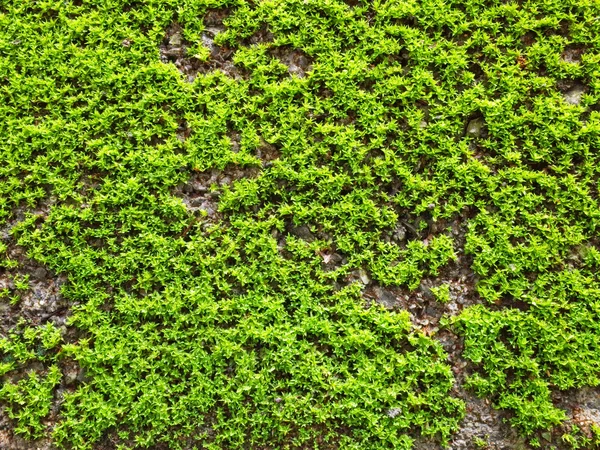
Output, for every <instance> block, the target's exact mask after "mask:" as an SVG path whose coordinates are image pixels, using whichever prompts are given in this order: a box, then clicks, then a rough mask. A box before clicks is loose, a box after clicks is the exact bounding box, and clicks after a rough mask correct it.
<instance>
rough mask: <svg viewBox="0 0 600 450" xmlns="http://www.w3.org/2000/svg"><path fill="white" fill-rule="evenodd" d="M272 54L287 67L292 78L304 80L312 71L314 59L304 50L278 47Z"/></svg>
mask: <svg viewBox="0 0 600 450" xmlns="http://www.w3.org/2000/svg"><path fill="white" fill-rule="evenodd" d="M270 53H271V55H272V56H273V57H275V58H277V59H279V60H280V61H281V62H282V63H283V64H285V65H286V66H287V68H288V72H289V74H290V75H292V76H296V77H298V78H304V77H306V75H307V73H308V72H310V71H311V70H312V58H310V56H308V55H307V54H306V53H304V52H303V51H302V50H298V49H294V48H290V47H276V48H273V49H272V50H271V52H270Z"/></svg>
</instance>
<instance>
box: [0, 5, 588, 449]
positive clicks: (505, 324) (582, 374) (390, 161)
mask: <svg viewBox="0 0 600 450" xmlns="http://www.w3.org/2000/svg"><path fill="white" fill-rule="evenodd" d="M350 3H352V4H353V3H354V2H347V3H346V2H343V1H339V0H302V1H300V0H298V1H290V0H285V1H280V0H275V1H255V2H246V1H243V0H239V1H208V0H183V1H177V2H175V1H168V0H160V1H150V0H148V1H140V2H130V1H124V0H123V1H121V0H97V1H93V0H84V1H76V2H69V1H67V2H64V1H60V2H59V1H52V0H50V1H44V2H39V1H33V0H31V1H23V0H19V1H8V2H4V3H3V4H2V5H0V54H1V57H0V92H1V95H2V102H0V119H1V120H0V135H1V136H2V138H3V139H2V144H0V222H2V223H7V222H8V221H12V220H13V219H15V218H16V217H17V216H18V213H19V212H23V211H25V212H29V213H27V214H25V218H24V219H23V220H21V221H20V223H19V224H17V225H16V226H15V227H14V228H13V229H12V231H11V232H12V234H13V235H14V236H15V238H16V239H18V242H19V245H21V246H22V247H24V248H25V249H26V250H27V252H28V255H29V256H30V257H31V258H33V259H34V260H36V261H38V262H40V263H43V264H45V265H47V266H48V267H49V268H50V269H52V270H53V271H55V272H56V273H59V274H63V275H66V276H67V279H68V282H67V283H66V284H65V285H64V286H63V292H62V294H63V295H64V297H65V298H66V299H67V300H68V301H69V302H71V305H73V307H72V309H73V316H72V318H71V319H70V326H73V327H76V328H77V329H78V330H79V332H80V333H81V335H82V336H84V337H83V338H82V339H81V340H79V341H78V342H76V343H71V344H65V345H63V346H62V347H60V346H61V345H62V344H61V342H60V336H59V335H56V333H55V331H53V330H49V329H46V328H43V326H42V327H40V328H35V327H30V328H28V329H29V330H30V331H28V332H27V333H24V334H23V336H25V337H24V338H23V339H25V341H24V342H21V341H20V340H19V339H21V338H18V339H17V338H8V337H7V338H5V339H3V340H2V341H1V342H2V352H3V358H5V359H3V361H2V362H1V363H0V372H5V373H9V374H10V372H11V371H13V370H16V369H19V367H22V365H23V364H24V363H25V362H26V361H28V360H30V359H32V358H41V360H42V361H43V362H44V364H46V365H49V364H54V363H55V362H56V360H60V358H64V357H66V355H68V356H69V357H73V358H75V359H76V360H77V362H78V363H79V364H80V365H81V366H82V367H83V368H84V369H85V371H86V374H87V375H86V376H87V381H86V382H85V384H83V385H80V386H79V387H78V388H77V389H76V390H75V392H73V393H70V394H67V395H66V396H65V402H64V403H63V404H62V406H61V416H60V420H59V423H58V424H57V427H56V428H55V429H54V431H53V432H52V435H53V438H54V439H55V441H56V442H57V443H58V444H59V445H64V446H69V445H71V446H73V447H74V448H78V449H85V448H92V447H93V445H94V443H96V442H98V441H99V440H100V439H101V438H102V436H103V435H104V434H105V433H110V434H111V435H113V436H116V437H117V438H118V440H119V444H120V445H122V446H123V448H128V447H130V448H136V447H137V448H149V447H151V446H153V445H158V444H160V443H164V444H165V445H166V446H167V447H169V448H182V447H184V445H185V443H186V442H189V441H190V440H191V441H193V442H195V443H196V444H197V445H198V448H208V449H217V448H267V447H268V448H350V449H351V448H356V449H366V448H373V449H383V448H407V449H408V448H410V447H411V445H412V442H413V440H414V439H415V437H417V436H418V435H425V436H434V437H435V438H436V439H437V440H438V441H440V442H442V443H445V442H447V441H448V439H449V437H450V436H451V433H452V432H453V431H454V430H456V429H457V427H458V424H459V422H460V420H461V418H462V416H463V413H464V405H463V404H462V402H461V401H459V400H458V399H456V398H453V397H452V396H451V395H450V390H451V387H452V384H453V382H454V381H453V376H452V373H451V370H450V366H449V364H448V362H447V361H446V355H445V354H444V352H443V350H442V348H441V346H440V345H439V344H438V343H436V342H435V340H434V339H433V338H430V337H427V336H425V335H423V334H421V333H420V332H416V331H413V330H412V328H411V325H410V322H409V318H408V315H407V314H405V313H404V312H389V311H385V310H383V309H382V308H379V307H376V306H372V307H369V308H365V307H364V303H365V301H364V299H362V297H361V293H360V287H359V284H358V283H352V280H353V276H354V275H353V274H355V273H356V272H357V271H361V270H362V271H363V272H364V273H366V274H367V275H368V277H369V280H373V281H374V282H376V283H379V284H382V285H391V286H406V287H408V288H410V289H415V288H416V287H418V286H419V284H420V282H421V279H422V278H423V277H424V276H435V275H437V274H438V273H439V271H440V269H442V268H443V267H444V265H446V264H447V263H448V262H449V261H451V260H453V259H455V258H456V253H457V251H458V250H459V249H458V248H457V243H456V242H455V241H454V240H453V237H452V236H453V235H452V234H451V230H450V229H449V228H447V227H446V225H445V224H450V223H451V222H452V221H453V220H458V221H461V222H463V224H465V225H466V227H467V228H468V231H467V235H466V245H465V248H464V251H465V252H466V253H468V254H470V255H472V256H473V264H472V270H473V271H474V272H475V273H476V274H477V275H478V277H479V283H478V292H479V294H480V295H481V297H482V299H483V300H484V301H486V302H489V303H494V302H504V304H509V305H511V304H512V303H511V302H514V306H515V308H511V307H509V308H506V309H503V310H499V311H497V310H494V311H492V310H490V309H489V308H488V307H487V306H483V305H479V306H476V307H473V308H469V309H467V310H465V311H464V312H463V313H462V314H461V315H460V316H458V317H456V318H453V319H451V320H449V321H448V322H449V324H450V325H451V326H454V327H455V329H456V330H457V331H458V332H460V333H461V334H462V335H464V337H465V342H466V346H465V353H464V356H465V357H466V358H467V359H469V360H471V361H473V362H474V363H475V364H476V368H477V370H478V371H477V373H476V374H475V375H473V376H472V377H471V379H470V386H471V387H472V388H473V389H474V390H475V391H476V392H477V393H479V394H480V395H484V396H488V397H489V398H491V399H492V400H493V403H494V404H495V405H496V406H497V407H500V408H507V409H509V410H511V411H513V413H514V416H513V420H512V421H513V423H514V424H515V425H516V426H518V427H519V429H520V430H521V431H523V432H525V433H528V434H531V433H533V432H535V431H536V430H538V429H546V428H549V427H552V426H553V425H556V424H558V423H560V421H561V420H563V418H564V413H562V412H561V411H560V410H559V409H557V408H556V407H555V406H554V405H553V404H552V401H551V396H550V394H551V392H552V390H556V389H559V390H564V389H569V388H572V387H581V386H595V385H598V384H599V381H598V374H599V373H600V372H599V368H598V364H599V362H600V355H599V353H598V352H599V349H598V348H597V345H596V343H597V342H600V340H599V338H600V330H599V329H598V327H597V326H596V324H597V323H600V320H599V319H600V317H598V316H599V314H600V313H599V311H600V309H599V308H598V304H597V303H598V298H599V295H598V294H599V292H600V286H599V281H600V280H598V275H597V273H598V270H597V269H598V265H599V261H600V257H599V256H598V255H599V254H600V250H599V249H598V248H597V245H598V242H597V233H598V229H597V224H598V223H599V222H598V221H599V219H600V208H599V206H600V205H599V204H598V188H597V185H598V174H599V173H598V171H599V167H600V161H599V160H598V159H599V156H598V151H597V149H598V148H599V146H600V114H599V113H598V105H599V99H600V84H599V81H598V80H599V79H600V68H599V67H600V66H599V62H600V53H599V52H600V38H599V36H600V21H599V20H597V19H598V17H599V16H600V7H599V6H598V4H597V3H596V2H591V1H585V0H577V1H564V0H560V1H559V0H549V1H546V2H533V1H532V2H501V1H494V0H489V1H475V0H470V1H460V2H459V1H438V0H420V1H411V2H406V1H374V2H363V1H359V2H356V3H357V4H356V5H354V6H351V5H350ZM215 11H216V13H215ZM211 14H213V15H214V14H217V15H219V14H222V16H223V17H224V20H223V32H221V33H219V34H217V36H216V37H215V40H214V42H215V45H218V46H221V47H223V48H226V49H228V50H226V51H224V53H230V54H229V55H228V56H227V57H225V56H223V55H221V56H219V58H225V59H228V61H226V62H227V63H228V64H229V65H227V64H225V63H224V62H223V61H222V60H221V61H220V62H218V63H217V62H215V63H214V64H213V66H211V65H210V64H212V63H211V62H210V61H211V56H210V55H209V52H208V50H207V47H205V46H204V44H203V35H202V33H203V31H204V30H205V28H207V27H208V28H209V27H210V26H213V27H214V24H213V25H210V24H205V22H204V21H205V17H209V16H210V15H211ZM173 24H178V25H179V26H180V27H181V30H182V36H180V38H179V39H180V40H182V41H183V42H184V43H186V44H187V45H188V54H187V55H186V58H188V59H189V60H188V61H187V63H189V64H190V65H192V66H194V65H196V66H198V67H202V70H201V71H200V72H198V73H197V74H196V78H195V79H193V80H191V79H190V78H188V77H187V75H185V74H182V73H180V72H179V71H178V70H177V68H176V67H175V65H174V64H172V63H165V62H162V61H161V59H160V51H159V48H160V46H161V45H165V44H164V41H163V40H164V39H165V34H166V33H167V30H168V29H170V27H172V26H173ZM266 30H268V31H269V32H270V33H271V35H269V34H267V33H266ZM261 36H262V38H261ZM261 39H262V41H261V42H256V41H257V40H259V41H260V40H261ZM285 52H288V53H289V52H296V53H295V54H294V55H295V56H294V55H292V56H293V57H294V58H299V57H300V56H302V57H303V58H304V61H305V64H306V67H304V69H302V73H301V72H299V71H298V70H297V69H293V68H292V67H287V66H286V60H285V57H281V55H282V54H284V55H285ZM194 55H198V56H194ZM277 55H280V56H279V57H278V56H277ZM194 58H195V60H194ZM292 59H293V58H292ZM207 60H208V62H206V61H207ZM202 64H204V65H202ZM219 64H220V66H219ZM215 67H216V69H215ZM219 67H221V68H220V69H219ZM231 67H235V71H234V75H235V76H230V75H232V74H231V73H229V74H228V73H227V71H229V72H231V71H232V69H231ZM228 68H229V69H228ZM267 154H268V157H267V156H265V155H267ZM210 170H218V171H221V172H222V173H223V176H227V177H229V182H228V183H222V184H225V186H219V185H218V183H214V184H213V185H212V186H205V188H206V189H207V190H208V191H212V194H210V196H209V194H206V196H205V199H207V201H209V200H210V201H211V202H212V203H213V206H214V207H215V208H218V213H216V214H212V213H209V212H207V211H204V212H201V211H196V212H194V211H192V210H190V209H186V207H185V205H184V203H183V202H182V201H181V199H180V198H178V196H179V195H180V193H181V191H180V190H178V186H181V185H182V184H183V183H185V182H187V181H188V180H189V179H190V178H192V177H194V176H197V175H198V174H206V173H208V171H210ZM202 195H204V194H202ZM42 206H43V207H46V208H49V212H47V213H46V212H44V211H45V210H44V208H41V209H40V207H42ZM36 211H37V213H36ZM40 211H41V213H40ZM399 224H401V225H402V226H403V227H404V229H405V230H406V233H405V234H404V235H403V237H402V238H397V237H394V236H397V235H398V234H397V227H398V225H399ZM301 227H305V228H306V229H307V230H309V233H310V234H308V235H307V233H306V232H305V233H304V237H303V236H302V233H300V234H299V233H298V232H297V230H298V229H300V228H301ZM302 229H304V228H302ZM5 251H6V249H5V248H4V244H1V245H0V253H3V255H4V252H5ZM334 253H335V254H338V255H340V257H341V258H340V261H341V262H338V263H337V264H335V265H333V266H331V267H330V266H328V264H327V263H326V262H325V260H326V259H328V258H329V257H330V255H332V254H334ZM324 255H326V256H324ZM15 264H17V263H16V262H14V261H12V260H9V259H8V257H6V256H2V261H0V265H1V266H2V267H3V268H6V269H11V268H12V269H14V268H15ZM19 283H20V284H19V286H17V289H18V290H25V289H27V286H26V285H25V283H24V280H20V281H19ZM440 289H441V288H440ZM439 295H440V296H441V297H440V299H445V298H446V294H445V291H439ZM517 306H519V308H520V309H517V308H516V307H517ZM24 326H25V325H24ZM27 326H29V325H27ZM15 333H16V331H15ZM15 336H16V335H15ZM27 336H29V337H27ZM34 341H35V342H38V341H39V342H40V343H41V344H40V345H39V346H40V347H41V348H42V349H44V352H45V353H44V352H42V353H43V354H40V355H38V356H35V352H34V353H31V352H32V351H33V350H31V349H30V344H31V342H34ZM59 347H60V350H62V351H60V352H59V351H58V350H56V349H57V348H59ZM50 350H52V351H55V350H56V353H52V352H51V351H50ZM32 355H33V356H32ZM51 367H52V368H51V369H50V370H49V371H48V374H47V378H46V379H45V381H44V380H43V379H42V376H41V375H40V374H35V373H33V374H32V375H31V376H30V378H28V379H27V380H25V381H22V382H20V383H19V384H18V385H13V384H10V383H5V384H4V387H3V388H2V391H1V392H3V393H4V394H3V395H2V399H3V401H4V403H5V407H6V408H7V410H8V411H10V414H11V415H12V417H14V418H15V420H16V428H15V430H16V431H17V432H20V433H22V434H25V435H30V436H37V435H39V434H41V433H42V432H43V427H41V425H39V424H40V423H41V422H40V420H41V419H42V418H43V417H44V416H45V415H46V414H47V412H48V406H47V405H48V402H49V399H50V398H51V392H52V389H53V388H54V386H55V385H56V384H58V382H59V377H60V374H59V373H58V372H57V370H58V369H56V366H54V365H52V366H51ZM34 389H40V392H42V393H43V395H42V396H41V397H40V398H39V399H31V398H30V397H31V396H32V395H33V394H32V393H33V390H34ZM34 400H35V401H34ZM574 439H575V438H574ZM567 440H568V439H567Z"/></svg>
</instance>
